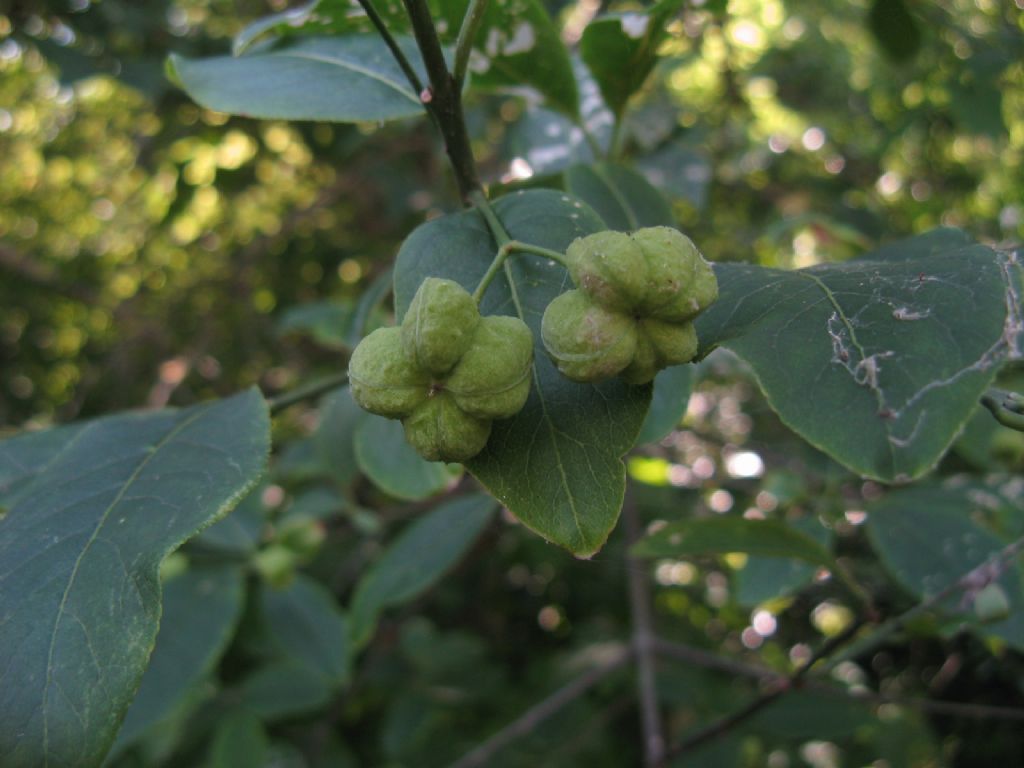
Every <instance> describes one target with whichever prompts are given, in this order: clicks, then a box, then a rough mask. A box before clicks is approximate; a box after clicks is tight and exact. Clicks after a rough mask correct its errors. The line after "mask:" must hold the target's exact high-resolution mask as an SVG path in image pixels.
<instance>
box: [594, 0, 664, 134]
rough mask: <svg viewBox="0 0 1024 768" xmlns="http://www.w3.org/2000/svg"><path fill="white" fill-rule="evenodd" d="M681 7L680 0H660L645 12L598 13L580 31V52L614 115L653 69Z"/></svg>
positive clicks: (622, 107) (621, 109)
mask: <svg viewBox="0 0 1024 768" xmlns="http://www.w3.org/2000/svg"><path fill="white" fill-rule="evenodd" d="M681 6H682V2H681V0H663V1H662V2H660V3H658V4H657V5H655V6H654V7H653V8H652V9H651V10H650V11H649V12H647V13H641V12H638V11H626V12H624V13H611V14H607V15H604V16H600V17H599V18H597V19H595V20H594V21H592V22H590V23H589V24H588V25H587V27H586V29H584V30H583V37H582V39H581V40H580V54H581V55H582V57H583V61H584V62H586V64H587V67H588V68H589V69H590V71H591V72H592V73H593V75H594V79H595V80H597V83H598V85H599V86H600V88H601V95H602V96H604V100H605V102H606V103H607V104H608V106H609V108H611V110H612V112H614V113H615V115H616V116H620V115H622V113H623V112H624V111H625V108H626V103H627V102H628V101H629V97H630V96H632V95H633V94H634V93H636V91H638V90H639V89H640V87H641V86H642V85H643V84H644V81H645V80H646V79H647V76H648V75H649V74H650V73H651V70H652V69H653V68H654V65H655V63H656V62H657V60H658V57H657V52H658V46H659V45H660V44H661V42H662V41H663V40H664V39H665V37H666V34H667V32H666V29H665V26H666V23H667V22H668V20H669V19H670V18H671V17H672V14H674V13H675V12H676V11H678V10H679V8H680V7H681Z"/></svg>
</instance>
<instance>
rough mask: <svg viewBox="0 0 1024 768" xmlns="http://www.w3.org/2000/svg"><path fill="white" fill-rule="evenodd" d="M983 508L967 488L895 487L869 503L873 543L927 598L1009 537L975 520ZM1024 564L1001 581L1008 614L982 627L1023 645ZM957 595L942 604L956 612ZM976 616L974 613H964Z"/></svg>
mask: <svg viewBox="0 0 1024 768" xmlns="http://www.w3.org/2000/svg"><path fill="white" fill-rule="evenodd" d="M980 509H983V507H982V506H981V505H980V504H979V503H978V502H977V501H975V500H974V499H973V498H972V492H971V489H970V488H969V487H964V488H960V487H949V486H937V485H924V486H918V487H915V488H906V489H902V490H899V491H894V492H893V493H890V494H889V495H888V496H886V497H885V498H884V499H883V500H882V501H881V502H879V503H878V504H876V505H874V506H872V507H870V508H869V511H868V521H867V530H868V535H869V536H870V538H871V543H872V545H873V546H874V548H875V551H876V552H878V555H879V557H880V558H881V560H882V562H883V563H884V564H885V566H886V568H888V569H889V570H890V571H891V572H892V574H893V576H895V577H896V579H897V581H899V582H900V583H901V584H902V585H903V586H904V587H905V588H906V589H907V590H908V591H909V592H910V593H911V594H912V595H914V596H915V597H918V598H922V599H923V598H926V597H928V596H930V595H934V594H936V593H937V592H940V591H941V590H943V589H945V588H946V587H948V586H949V585H951V584H952V583H953V582H955V581H956V580H957V579H959V578H960V577H961V576H963V575H965V574H966V573H967V572H968V571H970V570H972V569H974V568H977V567H978V566H979V565H982V564H984V563H985V562H986V561H988V560H989V558H991V557H992V556H993V555H995V554H996V553H997V552H999V551H1000V550H1001V549H1003V547H1005V546H1006V545H1007V544H1008V543H1009V542H1008V541H1006V540H1004V539H1001V538H1000V537H998V536H996V535H995V534H994V533H993V532H992V531H991V530H989V529H988V528H985V527H983V526H982V525H980V524H979V523H978V522H976V521H975V519H974V518H975V516H976V515H977V513H978V511H979V510H980ZM1022 582H1024V569H1022V567H1021V561H1020V560H1019V559H1018V561H1017V562H1016V563H1015V564H1014V563H1011V565H1010V567H1008V568H1007V569H1006V571H1005V572H1004V573H1003V574H1002V576H1001V577H1000V578H999V580H998V584H999V585H1000V586H1001V587H1002V588H1003V591H1004V592H1005V593H1006V596H1007V598H1008V599H1009V602H1010V615H1009V616H1008V617H1007V618H1005V619H1003V620H1002V621H998V622H995V623H992V624H986V625H984V626H983V627H982V628H981V630H982V631H983V632H984V633H985V634H988V635H994V636H997V637H1001V638H1003V639H1004V640H1006V642H1008V643H1010V644H1011V645H1012V646H1013V647H1015V648H1017V649H1018V650H1022V649H1024V588H1022ZM961 598H962V596H961V595H960V594H958V595H956V596H955V597H954V598H952V599H951V600H949V601H947V602H946V603H945V604H944V605H943V606H942V607H943V608H944V609H946V610H948V611H952V612H954V613H956V612H959V611H960V610H961V609H962V608H963V607H964V606H963V604H962V603H961V602H960V601H961ZM964 618H965V619H966V620H968V621H971V620H972V614H971V613H970V612H968V613H966V614H964Z"/></svg>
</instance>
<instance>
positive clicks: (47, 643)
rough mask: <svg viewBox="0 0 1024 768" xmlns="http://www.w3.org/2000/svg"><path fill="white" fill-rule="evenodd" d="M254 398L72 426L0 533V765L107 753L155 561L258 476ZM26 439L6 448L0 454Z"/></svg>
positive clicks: (143, 655) (263, 450) (150, 636)
mask: <svg viewBox="0 0 1024 768" xmlns="http://www.w3.org/2000/svg"><path fill="white" fill-rule="evenodd" d="M269 434H270V424H269V416H268V414H267V407H266V403H265V402H264V400H263V398H262V397H261V396H260V394H259V392H257V391H256V390H250V391H249V392H246V393H244V394H240V395H237V396H235V397H232V398H230V399H227V400H223V401H219V402H214V403H209V404H203V405H199V406H195V407H193V408H188V409H185V410H181V411H158V412H155V413H129V414H124V415H119V416H114V417H110V418H106V419H101V420H98V421H95V422H91V423H89V424H86V425H84V426H83V427H82V428H81V429H80V430H78V431H77V432H76V433H75V434H74V435H73V437H72V438H71V439H70V440H68V441H67V442H65V443H64V445H63V446H61V448H60V450H59V451H58V452H57V453H55V454H53V455H52V456H50V457H49V460H48V461H47V462H46V463H45V464H43V465H42V466H41V469H40V470H39V472H38V473H37V474H36V477H35V479H34V480H33V481H31V482H30V484H29V485H28V487H23V488H22V490H21V491H20V493H19V495H18V497H17V499H16V502H15V504H14V505H13V507H12V508H11V509H10V511H9V512H8V514H7V515H6V516H5V517H4V518H3V519H2V520H0V563H3V569H2V572H0V648H3V649H5V651H4V656H5V663H4V664H3V667H2V673H0V755H3V761H4V765H5V766H11V768H18V767H19V766H38V765H44V764H54V765H93V764H96V763H98V762H99V761H100V760H101V759H102V757H103V755H104V754H105V753H106V751H107V750H108V748H109V747H110V745H111V742H112V741H113V740H114V736H115V735H116V733H117V729H118V727H119V725H120V724H121V720H122V718H123V717H124V714H125V711H126V710H127V709H128V705H129V704H130V703H131V700H132V697H133V696H134V693H135V691H136V689H137V688H138V685H139V681H140V679H141V678H142V673H143V670H144V669H145V667H146V663H147V660H148V658H149V655H150V652H151V651H152V649H153V642H154V640H155V638H156V633H157V625H158V623H159V618H160V582H159V576H158V569H159V566H160V562H161V560H163V558H164V556H166V555H167V554H168V553H169V552H171V551H172V550H174V549H175V548H177V547H178V546H179V545H180V544H181V543H182V542H183V541H184V540H185V539H187V538H188V537H190V536H192V535H194V534H195V533H196V532H197V531H199V530H201V529H202V528H204V527H205V526H207V525H209V524H210V523H212V522H213V521H214V520H216V519H218V518H219V517H222V516H223V515H224V514H226V513H227V511H228V510H230V509H231V508H232V507H233V506H234V505H235V504H236V503H237V502H238V499H240V498H241V497H242V496H244V494H245V493H246V491H247V490H248V489H249V488H251V487H252V486H253V484H254V483H255V482H256V480H257V479H258V478H259V476H260V473H261V472H262V471H263V468H264V465H265V464H266V459H267V452H268V449H269ZM25 439H30V440H31V441H32V442H33V443H34V444H35V445H38V443H35V440H36V439H38V438H37V437H36V436H27V437H26V438H18V437H15V438H13V439H12V440H11V441H10V442H8V443H6V444H3V450H4V453H5V454H7V451H11V453H12V454H13V455H15V456H16V455H17V451H18V444H19V443H20V442H21V441H22V440H25Z"/></svg>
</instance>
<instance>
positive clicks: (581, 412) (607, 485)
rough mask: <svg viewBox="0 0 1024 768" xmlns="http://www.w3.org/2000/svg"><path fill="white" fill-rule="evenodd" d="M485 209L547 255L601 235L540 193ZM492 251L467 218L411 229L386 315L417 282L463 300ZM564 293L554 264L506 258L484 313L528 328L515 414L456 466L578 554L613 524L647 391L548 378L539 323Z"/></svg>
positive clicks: (571, 203)
mask: <svg viewBox="0 0 1024 768" xmlns="http://www.w3.org/2000/svg"><path fill="white" fill-rule="evenodd" d="M494 208H495V211H496V212H497V215H498V216H499V217H500V218H501V220H502V221H503V223H504V226H505V228H506V229H507V230H508V231H509V233H510V234H511V236H512V237H514V238H515V239H517V240H521V241H523V242H527V243H533V244H535V245H540V246H543V247H545V248H550V249H553V250H557V251H564V250H565V248H566V247H567V246H568V245H569V243H570V242H572V241H573V240H574V239H575V238H577V237H581V236H583V235H588V234H590V233H592V232H597V231H600V230H603V229H605V226H604V224H603V222H601V220H600V219H599V218H598V217H597V215H596V214H594V213H593V211H591V210H590V208H588V207H586V206H585V205H584V204H583V203H580V202H579V201H576V200H574V199H573V198H571V197H569V196H568V195H562V194H559V193H557V192H552V191H550V190H534V191H530V192H520V193H516V194H515V195H509V196H507V197H504V198H501V199H500V200H498V201H497V202H496V203H495V204H494ZM496 250H497V246H496V245H495V242H494V240H493V239H492V238H491V235H490V233H489V231H488V229H487V227H486V225H485V223H484V221H483V218H482V217H481V215H480V214H479V213H478V212H476V211H466V212H464V213H458V214H453V215H451V216H445V217H443V218H439V219H435V220H433V221H431V222H428V223H427V224H424V225H422V226H420V227H419V228H417V229H416V230H415V231H414V232H413V233H412V235H410V236H409V238H408V239H407V240H406V241H405V243H404V244H403V245H402V249H401V250H400V251H399V254H398V265H397V267H396V269H395V305H396V311H397V313H398V316H399V317H401V316H402V315H404V313H405V310H406V308H407V307H408V306H409V302H410V300H411V299H412V296H413V293H414V292H415V291H416V288H417V287H418V286H419V284H420V283H421V282H422V281H423V279H424V278H425V277H427V276H430V275H434V276H439V277H447V278H450V279H453V280H455V281H457V282H459V283H460V284H461V285H462V286H463V287H465V288H467V289H468V290H470V291H472V290H473V289H474V288H475V287H476V285H477V283H479V281H480V278H481V277H482V276H483V274H484V272H485V271H486V270H487V267H488V266H489V265H490V263H491V261H492V259H493V257H494V253H495V251H496ZM569 286H570V283H569V280H568V278H567V276H566V273H565V270H564V269H563V268H562V267H559V266H558V265H556V264H554V263H552V262H550V261H548V260H547V259H544V258H540V257H536V256H532V255H527V254H521V253H520V254H515V255H513V256H512V257H511V258H509V260H508V261H507V262H506V268H505V271H504V273H503V274H500V275H499V276H498V277H497V278H496V279H495V281H494V282H493V283H492V284H491V286H490V288H489V289H488V291H487V293H486V295H485V296H484V300H483V302H482V305H481V309H482V311H483V313H484V314H516V315H518V316H519V317H521V318H522V319H523V320H525V321H526V324H527V325H529V326H530V330H532V331H533V334H534V344H535V346H534V380H533V388H532V390H531V392H530V399H529V400H528V401H527V403H526V406H525V407H524V408H523V410H522V411H520V412H519V413H518V414H517V415H516V416H514V417H513V418H511V419H505V420H501V421H496V422H494V428H493V431H492V432H491V439H490V441H489V442H488V444H487V446H486V448H484V451H483V452H482V453H480V454H479V455H477V456H476V457H474V458H473V459H471V460H470V461H469V462H468V463H467V465H466V466H467V467H468V469H469V470H470V472H472V473H473V474H474V475H475V476H476V477H477V478H478V479H479V480H480V482H482V483H483V484H484V485H485V486H486V487H487V489H488V490H489V491H490V492H491V493H493V494H494V495H495V496H496V497H497V498H498V499H500V500H501V502H502V503H503V504H504V505H505V506H507V507H508V508H509V510H511V512H512V513H513V514H514V515H515V516H516V517H517V518H518V519H519V520H520V521H521V522H522V523H523V524H524V525H526V526H527V527H528V528H530V529H531V530H533V531H535V532H537V533H538V534H540V535H541V536H543V537H544V538H545V539H547V540H549V541H552V542H554V543H556V544H559V545H560V546H563V547H565V548H566V549H568V550H569V551H571V552H572V553H573V554H575V555H577V556H580V557H587V556H590V555H592V554H594V553H595V552H597V550H599V549H600V548H601V546H602V545H603V544H604V542H605V540H606V539H607V538H608V534H609V533H610V532H611V530H612V528H614V527H615V522H616V520H618V516H619V510H620V509H621V507H622V498H623V494H624V492H625V479H626V478H625V467H624V465H623V464H622V461H621V458H620V457H621V456H622V455H623V454H624V453H625V452H626V451H627V450H629V449H630V448H631V447H632V446H633V442H634V441H635V440H636V436H637V434H638V433H639V431H640V426H641V424H642V423H643V419H644V415H645V413H646V410H647V405H648V402H649V399H650V392H651V388H650V386H649V385H647V386H642V387H630V386H627V385H625V384H624V383H622V381H620V380H619V379H613V380H610V381H607V382H603V383H601V384H599V385H596V386H595V385H590V384H576V383H574V382H571V381H569V380H568V379H566V378H565V377H564V376H562V375H561V374H560V373H558V370H557V369H556V368H555V366H554V365H553V364H552V363H551V361H550V359H549V358H548V355H547V352H546V351H545V350H544V347H543V345H542V344H541V341H540V320H541V316H542V315H543V313H544V309H545V308H546V307H547V305H548V304H549V303H550V302H551V300H552V299H554V298H555V296H557V295H558V294H560V293H561V292H562V291H564V290H565V289H566V288H568V287H569Z"/></svg>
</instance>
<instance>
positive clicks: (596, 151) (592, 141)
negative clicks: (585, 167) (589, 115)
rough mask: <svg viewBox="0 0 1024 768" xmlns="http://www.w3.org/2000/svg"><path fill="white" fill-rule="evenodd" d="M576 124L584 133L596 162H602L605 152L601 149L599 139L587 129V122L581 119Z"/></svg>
mask: <svg viewBox="0 0 1024 768" xmlns="http://www.w3.org/2000/svg"><path fill="white" fill-rule="evenodd" d="M575 122H576V127H577V128H579V129H580V131H582V132H583V138H584V139H585V140H586V142H587V146H589V147H590V151H591V153H592V154H593V155H594V160H595V161H597V160H600V159H601V157H602V156H603V155H604V150H603V149H601V143H600V142H599V141H598V140H597V137H596V136H594V134H593V133H591V132H590V129H589V128H587V121H586V120H584V119H583V118H582V117H580V118H579V119H578V120H576V121H575Z"/></svg>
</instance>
